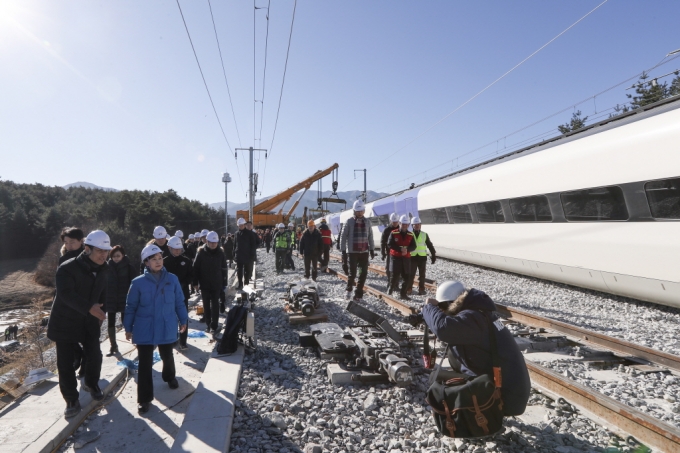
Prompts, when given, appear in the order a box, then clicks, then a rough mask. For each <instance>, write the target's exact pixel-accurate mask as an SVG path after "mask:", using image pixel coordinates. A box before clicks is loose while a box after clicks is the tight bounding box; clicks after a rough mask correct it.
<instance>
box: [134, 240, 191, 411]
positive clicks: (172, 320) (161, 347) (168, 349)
mask: <svg viewBox="0 0 680 453" xmlns="http://www.w3.org/2000/svg"><path fill="white" fill-rule="evenodd" d="M177 239H179V238H177ZM180 242H181V241H180ZM142 262H143V263H144V265H145V268H146V269H145V270H144V275H140V276H139V277H137V278H135V279H134V280H133V281H132V285H130V292H129V293H128V297H127V303H126V305H125V320H124V322H123V326H124V327H125V338H127V339H128V340H131V341H132V343H134V344H135V345H137V351H138V353H139V370H138V374H137V376H138V377H137V403H138V406H137V410H138V412H139V413H140V414H144V413H146V412H148V411H149V406H150V405H151V401H153V374H152V370H151V368H152V366H153V351H154V349H156V346H158V354H159V355H160V356H161V360H162V361H163V371H162V373H161V377H162V378H163V381H164V382H167V383H168V387H170V388H171V389H176V388H178V387H179V382H177V378H176V377H175V376H176V374H175V358H174V357H173V351H172V346H173V345H174V344H175V342H176V341H177V326H179V331H180V332H184V331H186V329H187V322H188V320H189V319H188V314H187V309H186V306H185V305H184V292H183V291H182V287H181V286H180V283H179V280H178V279H177V277H176V276H175V275H174V274H171V273H169V272H168V271H167V270H166V269H165V267H163V253H162V252H161V249H160V248H159V247H157V246H155V245H147V246H146V247H144V249H143V250H142Z"/></svg>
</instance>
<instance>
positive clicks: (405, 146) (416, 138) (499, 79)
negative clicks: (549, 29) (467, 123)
mask: <svg viewBox="0 0 680 453" xmlns="http://www.w3.org/2000/svg"><path fill="white" fill-rule="evenodd" d="M608 1H609V0H604V1H603V2H602V3H600V4H599V5H597V6H596V7H595V8H593V9H592V10H590V11H589V12H588V13H587V14H586V15H585V16H583V17H581V18H580V19H579V20H577V21H576V22H574V23H573V24H571V25H570V26H569V27H567V28H566V29H564V30H563V31H562V32H561V33H560V34H558V35H557V36H555V37H554V38H553V39H551V40H550V41H548V42H547V43H545V44H543V45H542V46H541V47H539V48H538V49H537V50H536V51H534V52H533V53H532V54H531V55H529V56H528V57H526V58H525V59H524V60H522V61H520V62H519V63H517V64H516V65H515V66H513V67H512V68H510V69H509V70H508V71H506V72H505V73H504V74H503V75H502V76H500V77H499V78H497V79H496V80H494V81H493V82H491V83H490V84H489V85H487V86H486V87H485V88H484V89H482V90H481V91H479V92H478V93H477V94H475V95H474V96H472V97H471V98H470V99H468V100H467V101H465V102H463V103H462V104H461V105H459V106H458V107H456V108H455V109H454V110H453V111H451V112H450V113H449V114H448V115H446V116H444V117H443V118H442V119H440V120H439V121H437V122H436V123H434V124H433V125H432V126H430V127H428V128H427V129H425V131H423V132H422V133H420V134H419V135H418V136H417V137H415V138H414V139H412V140H411V141H409V142H408V143H407V144H405V145H404V146H402V147H401V148H399V149H397V150H396V151H395V152H393V153H392V154H390V155H389V156H387V157H386V158H385V159H383V160H381V161H380V162H378V163H377V164H376V165H374V166H373V167H371V168H370V170H373V169H374V168H376V167H378V166H379V165H381V164H382V163H383V162H385V161H387V160H389V159H390V158H391V157H392V156H394V155H395V154H397V153H398V152H400V151H402V150H404V149H405V148H407V147H408V146H410V145H411V144H412V143H413V142H415V141H416V140H418V139H419V138H420V137H422V136H423V135H425V134H427V133H428V132H430V131H431V130H432V129H434V128H435V127H437V126H438V125H439V124H441V123H442V122H443V121H444V120H446V119H447V118H448V117H450V116H451V115H453V114H454V113H456V112H457V111H458V110H460V109H462V108H463V107H465V106H466V105H467V104H469V103H470V102H472V101H473V100H475V99H476V98H477V97H479V96H480V95H481V94H482V93H484V92H485V91H486V90H488V89H489V88H491V87H492V86H494V85H495V84H496V83H498V82H500V81H501V80H502V79H504V78H505V76H507V75H508V74H510V73H511V72H513V71H514V70H515V69H517V68H519V67H520V66H522V65H523V64H524V63H526V62H527V61H528V60H529V59H531V58H532V57H533V56H534V55H536V54H537V53H539V52H540V51H541V50H543V49H545V48H546V47H548V46H549V45H550V44H551V43H552V42H553V41H555V40H556V39H558V38H559V37H560V36H562V35H563V34H565V33H566V32H568V31H569V30H571V29H572V28H574V27H575V26H576V25H577V24H578V23H579V22H581V21H582V20H584V19H585V18H586V17H588V16H590V15H591V14H592V13H594V12H595V11H596V10H597V9H599V8H600V7H601V6H602V5H604V4H605V3H607V2H608Z"/></svg>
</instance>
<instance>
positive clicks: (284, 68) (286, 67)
mask: <svg viewBox="0 0 680 453" xmlns="http://www.w3.org/2000/svg"><path fill="white" fill-rule="evenodd" d="M296 9H297V0H295V3H294V4H293V18H292V19H291V21H290V34H289V35H288V50H287V51H286V63H285V65H284V66H283V79H282V80H281V92H280V94H279V106H278V107H277V108H276V121H274V132H273V134H272V141H271V143H270V144H269V155H271V153H272V148H273V147H274V139H275V138H276V127H277V126H278V124H279V113H280V112H281V100H282V99H283V86H284V84H285V83H286V71H287V69H288V57H289V56H290V42H291V40H292V39H293V25H294V24H295V10H296ZM267 162H269V158H268V156H267V157H265V160H264V174H265V175H266V174H267ZM262 180H263V181H262V182H263V183H264V177H263V178H262Z"/></svg>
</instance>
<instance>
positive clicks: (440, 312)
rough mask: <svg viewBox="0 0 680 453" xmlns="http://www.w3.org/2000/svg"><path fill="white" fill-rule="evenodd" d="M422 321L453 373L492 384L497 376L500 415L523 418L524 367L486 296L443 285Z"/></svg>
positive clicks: (453, 284)
mask: <svg viewBox="0 0 680 453" xmlns="http://www.w3.org/2000/svg"><path fill="white" fill-rule="evenodd" d="M422 315H423V320H424V321H425V323H426V324H427V326H428V327H429V328H430V330H432V332H434V334H435V336H436V337H437V338H438V339H439V340H440V341H442V342H444V343H446V344H447V346H448V347H447V354H446V355H447V357H448V358H449V363H450V365H451V367H452V368H453V369H454V371H456V372H458V373H463V374H465V375H467V376H470V377H477V376H481V375H484V374H488V375H490V376H491V377H492V378H493V377H494V376H495V375H496V374H497V375H498V377H499V378H500V381H501V382H500V383H497V384H500V386H501V392H500V393H501V399H502V401H503V406H502V410H503V415H505V416H516V415H521V414H522V413H524V410H525V409H526V406H527V402H528V400H529V395H530V393H531V381H530V379H529V372H528V370H527V366H526V362H525V361H524V357H523V356H522V352H521V351H520V350H519V347H518V346H517V342H516V341H515V339H514V338H513V336H512V334H511V333H510V332H509V331H508V329H507V328H506V327H505V326H504V325H503V322H502V321H501V319H500V318H499V316H498V313H497V312H496V304H494V302H493V300H491V298H490V297H489V296H488V295H486V294H485V293H484V292H483V291H480V290H478V289H474V288H471V289H466V288H465V286H464V285H463V284H462V283H461V282H457V281H447V282H443V283H441V284H440V285H439V287H438V288H437V298H436V299H432V298H430V299H427V302H426V303H425V305H424V306H423V309H422ZM493 343H495V348H494V345H493ZM492 349H495V350H496V351H495V352H496V355H497V358H498V363H497V364H494V363H493V355H494V354H493V352H492ZM494 368H497V369H494Z"/></svg>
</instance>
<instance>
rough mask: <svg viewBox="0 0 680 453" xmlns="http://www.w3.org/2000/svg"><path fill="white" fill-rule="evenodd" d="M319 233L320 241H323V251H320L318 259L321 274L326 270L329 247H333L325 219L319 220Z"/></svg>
mask: <svg viewBox="0 0 680 453" xmlns="http://www.w3.org/2000/svg"><path fill="white" fill-rule="evenodd" d="M319 233H320V234H321V240H322V241H323V249H322V250H321V256H320V257H319V264H320V265H321V272H326V270H327V269H328V260H329V259H330V253H331V246H332V245H333V238H332V236H331V229H330V228H328V225H327V224H326V219H321V225H319Z"/></svg>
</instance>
